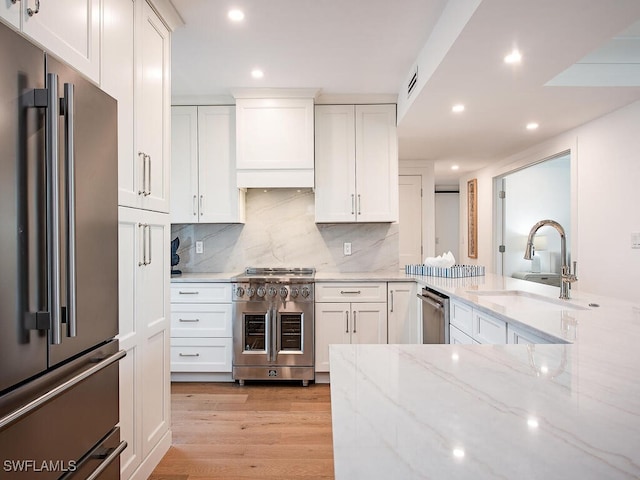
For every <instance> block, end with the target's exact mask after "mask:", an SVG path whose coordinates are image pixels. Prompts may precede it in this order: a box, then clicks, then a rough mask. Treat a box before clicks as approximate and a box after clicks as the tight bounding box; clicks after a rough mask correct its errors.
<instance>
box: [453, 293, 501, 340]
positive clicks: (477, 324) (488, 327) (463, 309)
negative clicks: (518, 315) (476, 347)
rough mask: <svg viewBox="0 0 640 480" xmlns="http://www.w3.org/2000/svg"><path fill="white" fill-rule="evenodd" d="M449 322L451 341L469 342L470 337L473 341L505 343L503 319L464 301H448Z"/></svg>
mask: <svg viewBox="0 0 640 480" xmlns="http://www.w3.org/2000/svg"><path fill="white" fill-rule="evenodd" d="M449 323H450V324H451V325H450V328H449V336H450V342H451V343H470V342H469V341H468V340H471V339H472V340H473V341H474V342H475V343H491V344H505V343H507V323H506V322H505V321H504V320H500V319H499V318H496V317H494V316H492V315H489V314H487V313H485V312H482V311H480V310H477V309H475V308H473V307H471V306H470V305H467V304H466V303H461V302H457V301H455V300H451V301H450V304H449ZM462 335H464V337H463V336H462ZM465 337H468V339H467V338H465ZM454 339H455V341H454Z"/></svg>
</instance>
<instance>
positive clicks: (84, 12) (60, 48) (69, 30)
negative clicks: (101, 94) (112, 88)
mask: <svg viewBox="0 0 640 480" xmlns="http://www.w3.org/2000/svg"><path fill="white" fill-rule="evenodd" d="M0 2H1V3H2V6H0V16H2V18H4V19H5V20H6V21H7V22H8V23H10V24H11V25H13V26H14V27H16V28H21V30H22V32H23V33H24V34H25V35H27V36H29V37H30V38H31V39H32V40H33V41H34V42H36V43H38V44H40V46H42V47H43V48H45V49H46V50H48V51H50V52H52V53H53V54H55V55H56V56H58V57H59V58H61V59H62V60H64V61H65V62H67V63H68V64H69V65H71V66H73V67H75V68H76V69H77V70H79V71H80V72H82V73H83V74H85V75H86V76H87V77H89V78H91V79H92V80H94V81H95V82H96V83H98V82H99V81H100V18H101V15H100V0H56V1H47V0H19V1H17V2H16V3H15V4H14V3H13V2H12V0H0Z"/></svg>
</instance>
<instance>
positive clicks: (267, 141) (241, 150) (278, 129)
mask: <svg viewBox="0 0 640 480" xmlns="http://www.w3.org/2000/svg"><path fill="white" fill-rule="evenodd" d="M236 132H237V135H236V142H237V186H238V187H241V188H244V187H313V165H314V157H313V98H270V99H264V98H237V99H236Z"/></svg>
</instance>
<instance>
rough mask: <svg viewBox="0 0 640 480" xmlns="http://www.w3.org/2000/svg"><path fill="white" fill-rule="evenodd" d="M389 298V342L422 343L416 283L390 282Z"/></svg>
mask: <svg viewBox="0 0 640 480" xmlns="http://www.w3.org/2000/svg"><path fill="white" fill-rule="evenodd" d="M387 292H388V297H387V307H388V309H387V319H388V322H389V323H388V339H387V340H388V342H389V343H420V322H419V319H418V314H417V309H416V306H417V304H416V283H415V282H389V283H388V290H387Z"/></svg>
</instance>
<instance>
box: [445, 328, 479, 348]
mask: <svg viewBox="0 0 640 480" xmlns="http://www.w3.org/2000/svg"><path fill="white" fill-rule="evenodd" d="M449 343H451V344H452V345H473V344H477V343H478V342H476V341H475V340H473V339H472V338H471V337H470V336H469V335H467V334H466V333H464V332H463V331H462V330H459V329H458V328H456V327H454V326H453V325H450V326H449Z"/></svg>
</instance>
